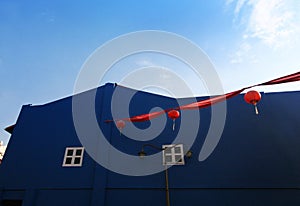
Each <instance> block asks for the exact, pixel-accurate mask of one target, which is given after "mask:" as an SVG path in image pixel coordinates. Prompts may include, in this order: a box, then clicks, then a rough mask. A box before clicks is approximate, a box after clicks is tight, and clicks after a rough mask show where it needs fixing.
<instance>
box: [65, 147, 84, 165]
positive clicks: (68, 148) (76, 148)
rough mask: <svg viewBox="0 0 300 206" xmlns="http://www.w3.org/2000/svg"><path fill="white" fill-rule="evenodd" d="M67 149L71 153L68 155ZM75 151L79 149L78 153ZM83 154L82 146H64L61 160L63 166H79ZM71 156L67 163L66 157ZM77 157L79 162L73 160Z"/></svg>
mask: <svg viewBox="0 0 300 206" xmlns="http://www.w3.org/2000/svg"><path fill="white" fill-rule="evenodd" d="M69 151H72V155H69V154H68V153H69ZM77 151H81V154H80V155H77V154H76V153H77ZM83 154H84V147H66V149H65V155H64V160H63V164H62V166H63V167H81V166H82V162H83ZM70 158H71V163H67V162H66V161H67V159H70ZM78 158H80V159H79V163H75V160H77V159H78Z"/></svg>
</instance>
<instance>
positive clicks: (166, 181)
mask: <svg viewBox="0 0 300 206" xmlns="http://www.w3.org/2000/svg"><path fill="white" fill-rule="evenodd" d="M176 146H178V144H175V145H172V146H169V147H162V148H160V147H158V146H155V145H153V144H144V145H143V146H142V149H141V151H139V152H138V155H139V157H140V158H144V157H145V156H147V153H146V152H145V150H144V148H145V147H152V148H153V149H156V150H158V151H164V150H167V149H172V148H175V147H176ZM192 154H193V153H192V151H191V150H189V151H187V152H186V154H185V156H186V157H187V158H191V157H192ZM165 159H166V158H164V160H165ZM164 165H165V185H166V188H165V190H166V205H167V206H170V192H169V174H168V165H167V164H166V162H164Z"/></svg>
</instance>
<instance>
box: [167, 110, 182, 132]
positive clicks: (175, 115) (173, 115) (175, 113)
mask: <svg viewBox="0 0 300 206" xmlns="http://www.w3.org/2000/svg"><path fill="white" fill-rule="evenodd" d="M168 116H169V117H170V118H171V119H172V120H173V130H174V129H175V120H176V119H177V118H178V117H179V116H180V113H179V111H177V110H171V111H169V112H168Z"/></svg>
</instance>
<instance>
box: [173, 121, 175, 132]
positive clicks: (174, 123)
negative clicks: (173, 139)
mask: <svg viewBox="0 0 300 206" xmlns="http://www.w3.org/2000/svg"><path fill="white" fill-rule="evenodd" d="M174 130H175V119H173V131H174Z"/></svg>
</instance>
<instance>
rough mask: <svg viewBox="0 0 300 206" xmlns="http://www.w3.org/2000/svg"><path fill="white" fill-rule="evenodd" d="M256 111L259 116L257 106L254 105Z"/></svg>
mask: <svg viewBox="0 0 300 206" xmlns="http://www.w3.org/2000/svg"><path fill="white" fill-rule="evenodd" d="M254 109H255V114H258V109H257V106H256V104H254Z"/></svg>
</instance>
